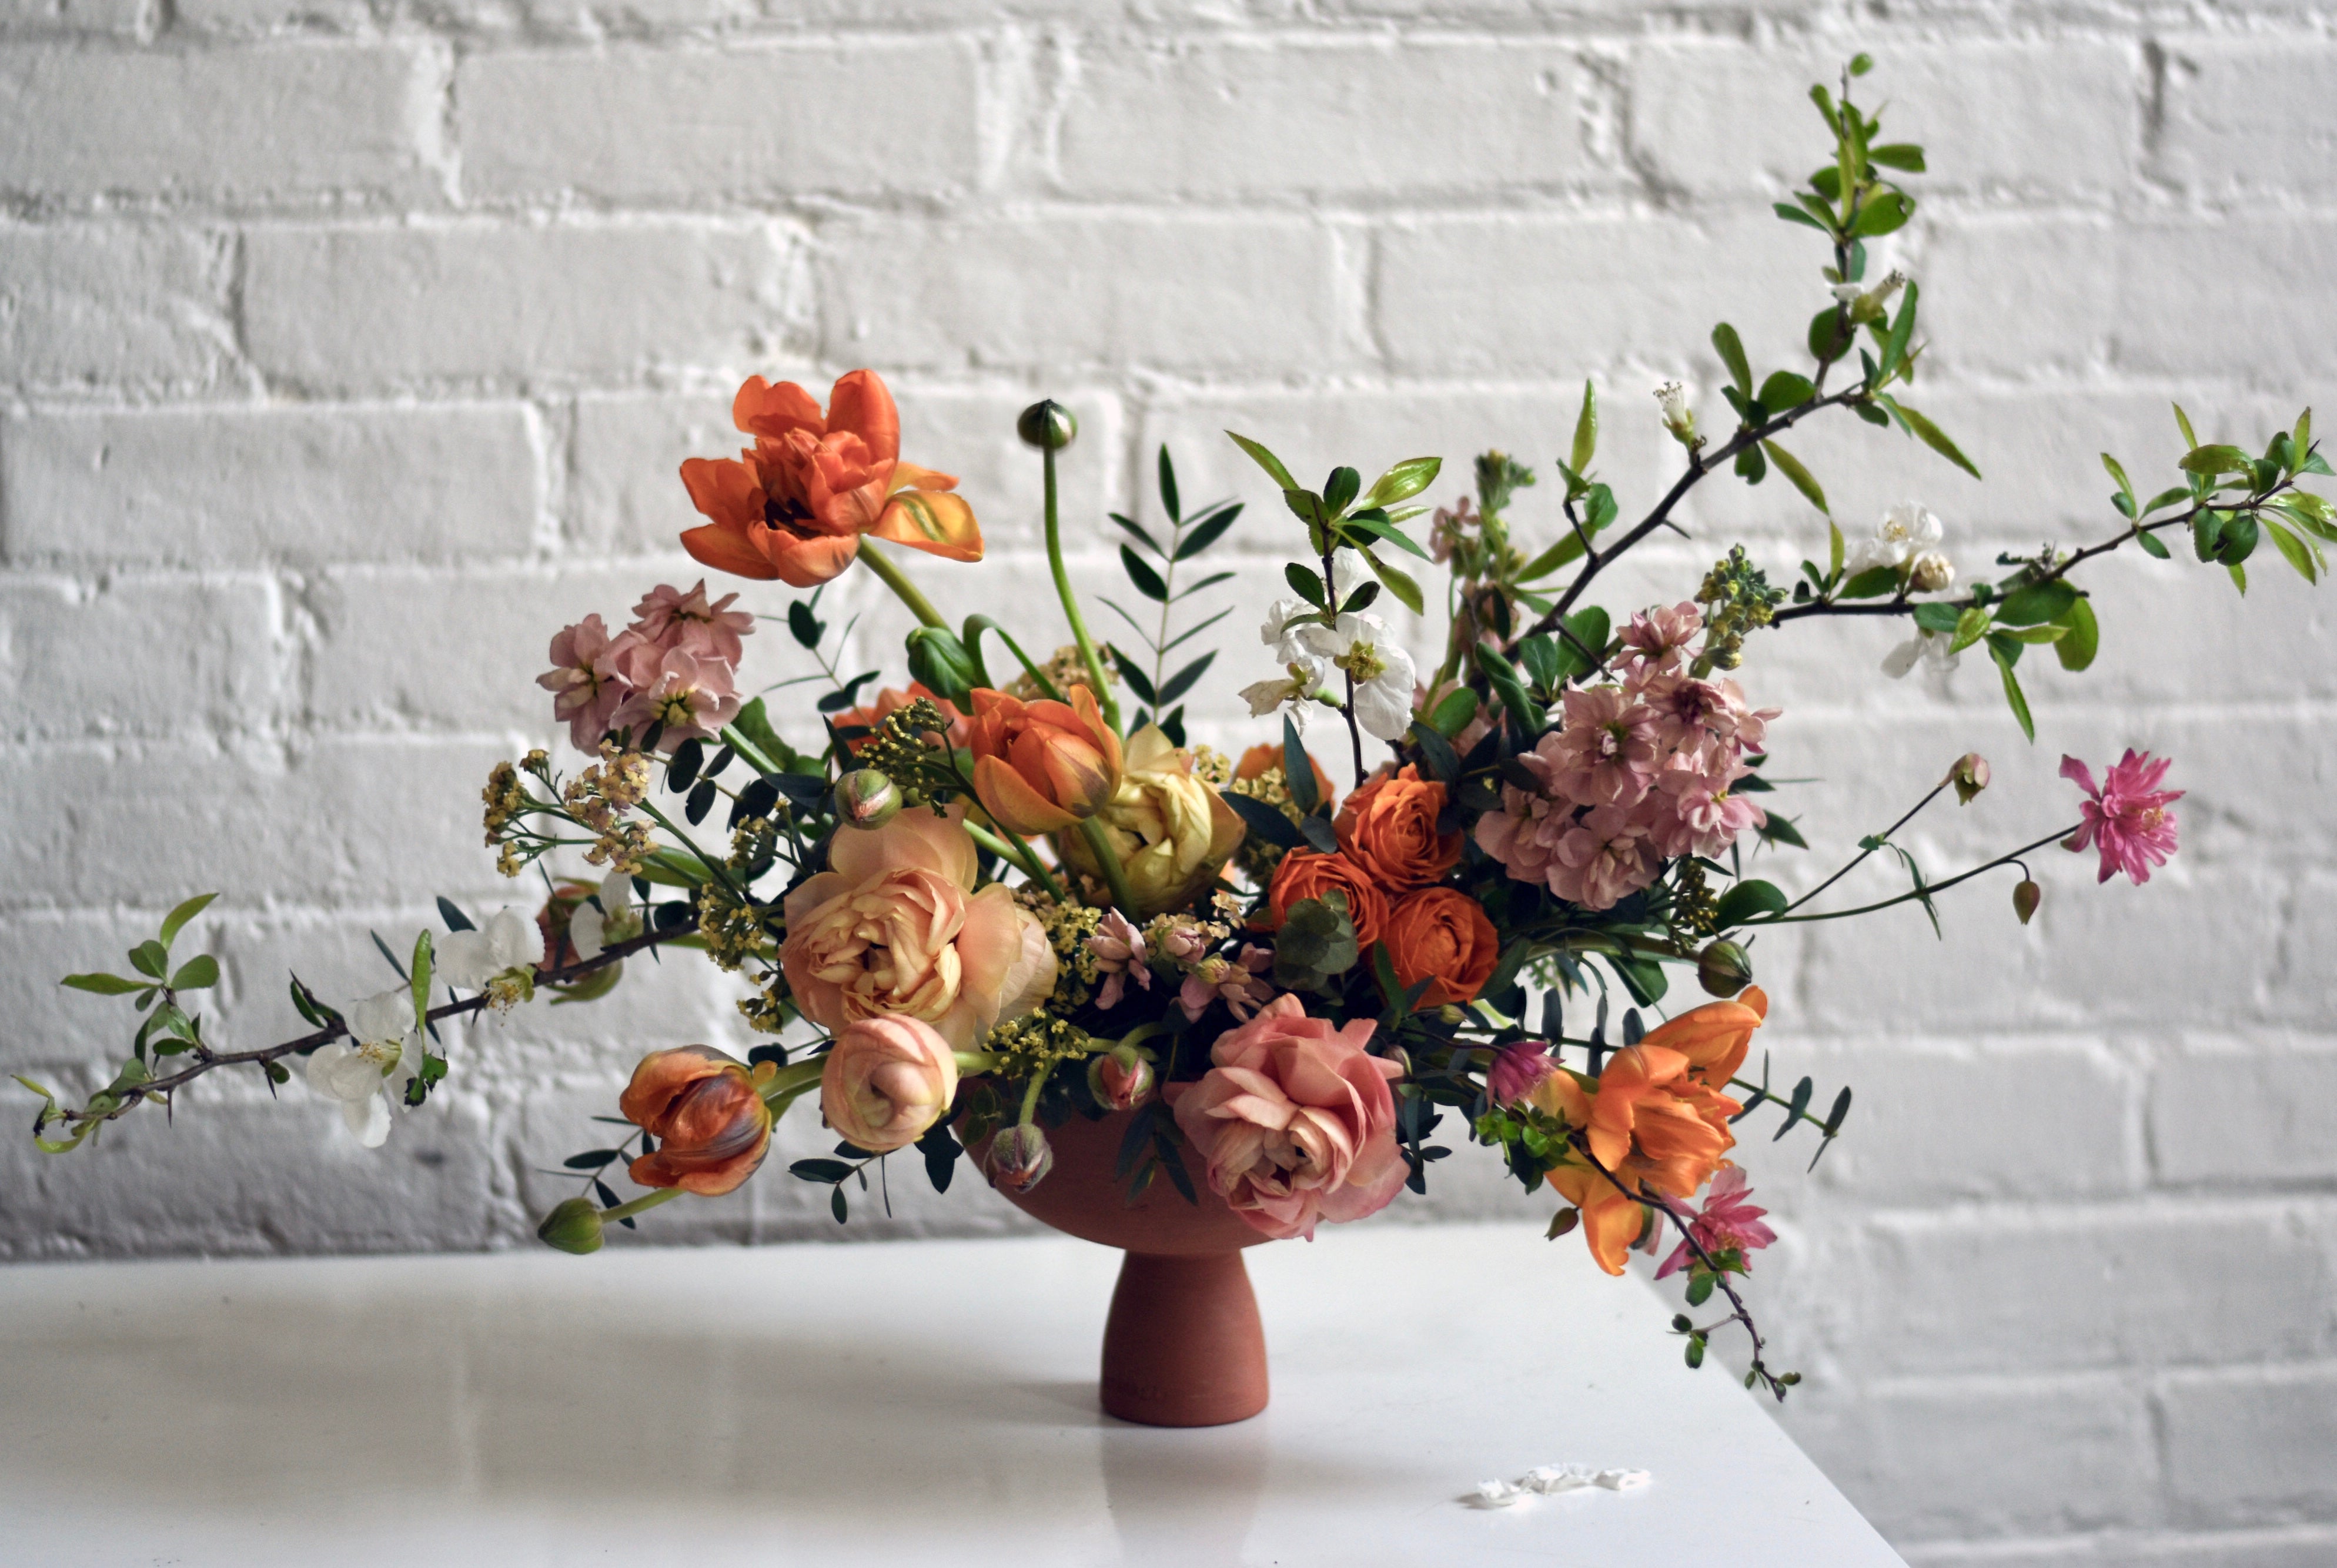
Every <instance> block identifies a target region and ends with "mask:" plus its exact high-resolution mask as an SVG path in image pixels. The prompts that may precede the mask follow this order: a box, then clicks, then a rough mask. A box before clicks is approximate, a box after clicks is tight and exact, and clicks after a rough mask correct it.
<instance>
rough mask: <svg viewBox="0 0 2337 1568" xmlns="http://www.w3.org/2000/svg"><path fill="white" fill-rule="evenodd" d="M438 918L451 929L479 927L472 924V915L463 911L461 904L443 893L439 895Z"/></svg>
mask: <svg viewBox="0 0 2337 1568" xmlns="http://www.w3.org/2000/svg"><path fill="white" fill-rule="evenodd" d="M438 918H439V919H441V920H443V921H445V923H446V929H447V930H449V931H475V930H477V929H478V927H477V926H474V925H472V924H471V917H470V916H468V915H465V914H464V913H463V911H462V908H461V907H460V906H459V905H457V904H456V903H455V901H454V900H453V899H452V898H449V897H446V896H445V894H443V893H442V894H440V895H439V896H438Z"/></svg>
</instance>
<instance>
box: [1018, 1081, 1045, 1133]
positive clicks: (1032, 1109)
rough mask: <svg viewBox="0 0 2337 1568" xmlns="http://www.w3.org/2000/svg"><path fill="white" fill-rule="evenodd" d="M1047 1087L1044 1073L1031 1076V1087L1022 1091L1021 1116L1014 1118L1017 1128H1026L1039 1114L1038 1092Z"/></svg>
mask: <svg viewBox="0 0 2337 1568" xmlns="http://www.w3.org/2000/svg"><path fill="white" fill-rule="evenodd" d="M1046 1086H1047V1074H1046V1073H1044V1072H1039V1073H1032V1074H1031V1086H1030V1087H1029V1088H1027V1089H1025V1090H1023V1091H1022V1115H1020V1116H1018V1117H1017V1118H1015V1123H1016V1125H1018V1126H1022V1127H1028V1126H1029V1125H1031V1123H1032V1121H1034V1120H1035V1119H1036V1118H1037V1117H1038V1114H1039V1091H1041V1089H1044V1088H1045V1087H1046Z"/></svg>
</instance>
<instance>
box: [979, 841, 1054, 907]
mask: <svg viewBox="0 0 2337 1568" xmlns="http://www.w3.org/2000/svg"><path fill="white" fill-rule="evenodd" d="M964 827H965V830H966V832H967V833H968V834H969V835H971V836H972V838H973V841H974V842H975V843H977V844H979V845H981V846H982V847H983V848H984V849H987V850H989V851H990V852H991V853H992V855H995V856H997V857H998V858H1000V859H1001V860H1004V861H1008V862H1010V863H1011V864H1012V865H1013V866H1014V867H1016V868H1017V869H1018V870H1020V871H1022V874H1023V875H1025V876H1027V877H1030V878H1031V880H1032V881H1033V882H1036V883H1037V884H1038V885H1039V886H1040V887H1044V888H1045V889H1046V890H1047V897H1050V898H1052V899H1053V900H1054V901H1055V902H1056V903H1058V904H1061V903H1062V902H1063V887H1062V884H1061V883H1060V882H1058V881H1056V880H1055V878H1054V876H1053V874H1052V873H1051V872H1050V871H1049V870H1048V869H1047V868H1046V867H1044V866H1041V864H1040V863H1039V857H1038V855H1037V853H1036V852H1035V851H1033V850H1032V848H1031V846H1030V845H1028V844H1027V843H1025V842H1023V840H1022V835H1020V834H1018V833H1013V832H1010V831H1008V830H1007V829H1005V828H1000V829H998V830H997V831H996V832H994V833H993V832H992V831H991V830H990V829H989V828H984V827H983V825H982V824H981V823H979V822H973V821H969V822H967V823H965V824H964Z"/></svg>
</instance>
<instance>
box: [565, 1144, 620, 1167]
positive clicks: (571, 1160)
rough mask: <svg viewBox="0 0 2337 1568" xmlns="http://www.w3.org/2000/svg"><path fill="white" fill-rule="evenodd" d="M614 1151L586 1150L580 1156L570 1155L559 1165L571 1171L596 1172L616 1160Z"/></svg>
mask: <svg viewBox="0 0 2337 1568" xmlns="http://www.w3.org/2000/svg"><path fill="white" fill-rule="evenodd" d="M617 1154H618V1152H617V1151H616V1150H614V1149H588V1150H586V1151H585V1152H583V1153H582V1154H571V1155H570V1156H569V1157H568V1158H567V1159H565V1160H562V1161H561V1163H562V1165H564V1166H566V1167H567V1168H568V1169H569V1170H571V1171H598V1170H601V1168H603V1167H604V1166H606V1165H608V1164H609V1163H610V1162H611V1161H614V1160H615V1159H616V1158H617Z"/></svg>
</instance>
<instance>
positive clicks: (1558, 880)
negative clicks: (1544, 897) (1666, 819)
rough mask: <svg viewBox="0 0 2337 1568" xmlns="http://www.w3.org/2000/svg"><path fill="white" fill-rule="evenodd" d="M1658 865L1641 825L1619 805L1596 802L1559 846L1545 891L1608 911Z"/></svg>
mask: <svg viewBox="0 0 2337 1568" xmlns="http://www.w3.org/2000/svg"><path fill="white" fill-rule="evenodd" d="M1662 869H1663V861H1662V858H1660V857H1659V856H1658V855H1657V850H1656V846H1655V844H1654V842H1653V841H1652V840H1650V839H1649V838H1648V833H1647V828H1646V827H1645V826H1644V825H1643V824H1641V823H1640V822H1638V821H1637V820H1635V819H1634V818H1633V817H1632V814H1631V813H1630V812H1628V811H1626V810H1624V809H1623V808H1621V807H1620V806H1600V807H1597V808H1595V809H1592V810H1589V811H1586V812H1585V813H1583V815H1582V818H1581V820H1580V821H1579V822H1578V823H1577V824H1576V825H1575V826H1574V828H1572V829H1571V830H1569V832H1568V834H1567V835H1566V838H1565V839H1564V840H1563V841H1562V842H1561V843H1560V845H1559V847H1558V862H1557V864H1556V865H1555V866H1553V867H1551V868H1550V891H1551V892H1553V893H1555V894H1557V895H1558V896H1559V897H1561V898H1563V899H1565V900H1567V901H1568V902H1569V903H1571V904H1579V905H1581V906H1582V907H1584V908H1585V909H1611V908H1613V907H1615V906H1616V905H1617V904H1619V903H1621V902H1622V901H1623V900H1624V899H1625V898H1628V897H1630V896H1631V895H1632V894H1634V893H1637V892H1638V890H1639V889H1640V888H1642V887H1647V886H1648V884H1649V883H1651V882H1653V881H1654V880H1655V879H1656V875H1657V872H1659V871H1661V870H1662Z"/></svg>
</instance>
